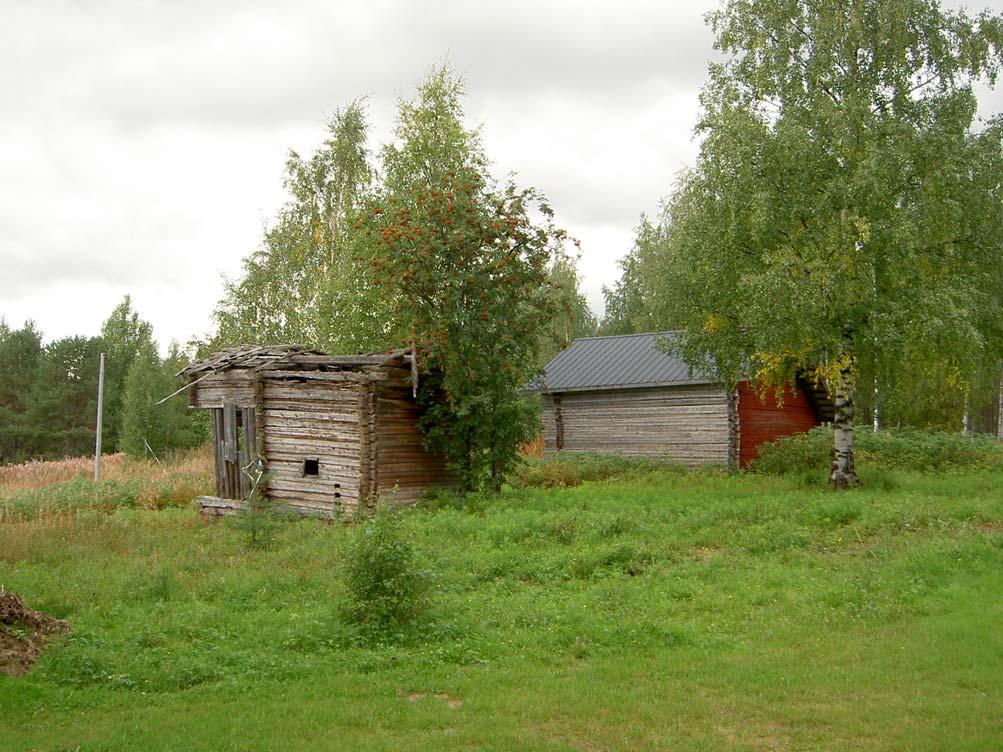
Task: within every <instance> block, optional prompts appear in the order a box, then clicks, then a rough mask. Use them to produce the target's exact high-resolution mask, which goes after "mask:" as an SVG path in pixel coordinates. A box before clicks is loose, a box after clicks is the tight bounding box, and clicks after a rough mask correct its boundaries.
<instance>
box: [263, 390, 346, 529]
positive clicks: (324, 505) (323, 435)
mask: <svg viewBox="0 0 1003 752" xmlns="http://www.w3.org/2000/svg"><path fill="white" fill-rule="evenodd" d="M363 393H364V386H363V385H360V384H355V383H350V382H331V381H317V380H308V379H306V380H294V379H269V378H266V379H264V383H263V398H264V411H263V412H264V421H263V424H264V441H263V442H262V443H263V448H264V454H265V459H266V462H267V466H268V497H269V498H270V499H272V500H274V501H275V502H277V503H280V504H285V505H288V506H291V507H294V508H296V509H298V510H299V511H302V512H305V513H308V514H322V515H330V516H334V515H336V514H339V513H342V512H343V513H345V514H353V513H354V512H355V511H356V510H357V509H358V506H359V501H360V496H361V497H363V498H364V496H365V494H364V490H365V489H364V488H363V486H362V484H361V475H362V469H363V468H362V462H361V459H362V457H361V454H360V445H361V436H362V433H361V431H360V419H359V416H360V413H359V405H360V397H361V396H362V394H363ZM305 460H317V464H318V474H317V475H305V474H304V461H305Z"/></svg>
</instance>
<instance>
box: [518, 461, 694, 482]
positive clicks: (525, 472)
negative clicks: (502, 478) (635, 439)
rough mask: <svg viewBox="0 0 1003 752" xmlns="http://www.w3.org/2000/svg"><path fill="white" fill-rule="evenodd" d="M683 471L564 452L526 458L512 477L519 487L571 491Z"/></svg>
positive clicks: (664, 464)
mask: <svg viewBox="0 0 1003 752" xmlns="http://www.w3.org/2000/svg"><path fill="white" fill-rule="evenodd" d="M683 469H684V468H682V467H681V466H679V465H674V464H671V463H670V462H669V461H667V460H664V459H658V458H648V457H624V456H623V455H619V454H586V453H580V452H561V453H558V454H555V455H550V456H547V457H529V458H526V460H525V461H524V462H523V463H522V464H521V465H520V466H519V467H518V468H517V470H516V471H515V473H514V474H513V477H512V479H511V483H512V485H513V486H515V487H517V488H519V487H524V488H569V487H571V486H577V485H580V484H581V483H583V482H585V481H606V480H614V479H625V478H635V477H638V476H639V475H644V474H646V473H652V472H658V471H662V472H664V471H670V472H681V471H682V470H683Z"/></svg>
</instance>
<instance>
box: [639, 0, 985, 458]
mask: <svg viewBox="0 0 1003 752" xmlns="http://www.w3.org/2000/svg"><path fill="white" fill-rule="evenodd" d="M710 19H711V24H712V26H713V28H714V31H715V32H716V35H717V42H716V44H717V47H718V48H719V49H720V50H721V51H722V52H723V54H724V56H725V59H724V61H723V62H722V63H720V64H714V65H712V66H711V75H710V80H709V81H708V83H707V85H706V86H705V88H704V90H703V93H702V98H701V101H702V105H703V114H702V117H701V120H700V124H699V128H698V133H699V134H700V136H701V137H702V143H701V149H700V156H699V159H698V162H697V165H696V167H695V169H694V170H692V171H691V172H690V173H688V174H687V175H685V176H684V177H683V178H682V180H681V181H680V183H679V186H678V189H677V190H676V192H675V194H674V195H673V197H672V199H671V201H670V202H669V204H668V207H667V212H668V213H667V218H668V224H667V233H668V235H667V241H666V243H667V249H666V252H665V253H664V255H663V259H664V261H663V263H661V264H660V265H659V276H658V282H657V285H658V286H659V287H660V288H661V290H662V292H661V294H659V296H658V299H659V300H660V301H664V303H665V306H666V315H667V317H668V318H669V319H670V320H672V321H673V322H678V324H679V325H680V326H681V327H683V328H685V330H686V335H687V336H686V341H685V346H684V347H683V348H682V353H683V355H684V356H685V357H686V358H687V360H688V362H690V363H691V364H694V365H696V364H704V363H706V358H707V356H708V353H710V354H711V356H712V358H713V361H714V363H715V364H716V366H717V368H718V370H719V372H720V373H721V375H722V376H723V377H724V378H726V379H727V380H739V379H741V378H746V377H748V376H749V375H750V372H751V375H753V376H754V377H755V378H756V379H757V380H758V381H760V382H762V383H766V384H781V383H785V382H787V383H789V382H792V381H793V380H794V378H795V377H796V376H797V375H798V374H799V373H802V372H804V371H812V372H815V373H816V375H817V376H819V377H824V378H827V379H829V380H830V382H832V383H833V384H834V385H835V387H836V389H834V391H839V392H843V393H844V394H845V397H846V399H845V400H841V401H842V402H844V403H845V405H846V407H845V409H842V410H840V411H839V413H838V415H837V420H836V423H837V424H838V425H839V426H840V428H841V429H842V428H846V429H848V428H849V425H850V422H851V419H852V405H853V403H852V392H853V390H854V388H855V387H856V386H857V383H858V378H859V373H860V369H861V368H862V367H864V368H866V367H872V368H873V370H875V371H876V372H877V374H878V376H879V382H882V383H883V382H885V381H889V380H890V379H889V378H888V374H891V373H893V372H894V371H895V370H896V369H898V368H900V367H905V370H906V371H907V372H911V373H912V374H915V373H916V372H917V370H918V369H921V368H924V369H928V370H930V371H933V372H942V373H945V374H948V375H949V376H950V378H952V379H953V380H954V381H956V382H958V383H961V384H963V385H964V384H969V383H971V381H972V378H973V374H975V373H976V372H978V371H979V370H980V369H985V368H986V367H987V365H988V364H993V365H992V366H990V367H991V368H993V370H995V363H996V362H997V361H998V359H999V357H1000V355H1001V354H1003V337H1001V324H1000V322H1001V321H1003V316H1001V313H1003V310H1001V308H1000V306H1001V305H1003V294H1001V292H1003V285H1001V279H1003V276H1001V274H1000V271H999V270H1000V269H1001V268H1003V241H1001V238H1003V232H1001V228H1003V202H1001V201H1000V194H999V190H1000V187H999V179H998V176H999V174H1001V172H1003V138H1001V137H1003V121H1001V120H998V119H997V120H992V121H990V122H988V123H985V124H984V125H983V127H982V128H981V130H976V128H975V122H974V116H975V111H976V106H977V102H976V99H975V95H974V93H973V87H974V86H975V85H976V83H977V82H980V81H985V82H988V83H990V84H992V83H993V82H994V81H995V78H996V74H997V72H998V69H999V64H1000V61H1001V56H1003V22H1001V19H1000V17H999V16H996V15H991V14H989V13H984V14H981V15H979V16H977V17H974V18H972V17H969V16H967V15H965V14H964V13H960V12H958V13H955V12H949V11H944V10H942V9H941V8H940V5H939V3H938V2H936V1H935V0H921V1H917V0H891V1H889V0H881V1H880V2H879V1H877V0H865V1H863V2H858V1H856V0H853V1H851V0H840V2H834V3H823V4H820V3H808V2H794V3H790V2H781V1H780V0H753V1H752V2H745V1H744V0H734V1H729V2H727V3H725V4H724V6H723V7H722V9H721V10H719V11H717V12H715V13H713V14H711V16H710ZM868 364H870V366H869V365H868ZM906 378H908V376H907V377H906ZM866 386H867V388H870V387H871V386H872V385H871V384H867V385H866ZM837 435H838V436H840V437H843V438H849V437H848V436H846V434H844V433H841V432H837ZM844 458H845V457H844ZM843 469H844V470H845V469H846V468H845V467H844V468H843Z"/></svg>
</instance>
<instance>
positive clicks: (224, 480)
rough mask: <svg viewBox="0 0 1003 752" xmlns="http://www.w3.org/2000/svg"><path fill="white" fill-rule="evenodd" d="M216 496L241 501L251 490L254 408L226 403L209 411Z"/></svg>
mask: <svg viewBox="0 0 1003 752" xmlns="http://www.w3.org/2000/svg"><path fill="white" fill-rule="evenodd" d="M212 439H213V446H214V447H215V461H216V496H217V497H219V498H221V499H236V500H238V501H244V500H246V499H247V497H248V496H250V495H251V490H252V489H253V487H254V478H255V470H254V468H253V467H252V465H253V464H254V460H256V459H257V457H258V438H257V428H256V426H255V415H254V408H253V407H238V406H237V405H236V404H234V403H232V402H227V403H225V404H224V405H223V407H216V408H213V410H212Z"/></svg>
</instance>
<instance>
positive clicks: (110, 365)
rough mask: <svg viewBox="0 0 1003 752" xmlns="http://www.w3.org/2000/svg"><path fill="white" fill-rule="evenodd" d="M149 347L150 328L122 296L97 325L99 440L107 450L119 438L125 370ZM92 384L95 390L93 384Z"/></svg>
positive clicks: (118, 443)
mask: <svg viewBox="0 0 1003 752" xmlns="http://www.w3.org/2000/svg"><path fill="white" fill-rule="evenodd" d="M152 347H155V345H154V342H153V327H151V326H150V324H149V323H147V322H146V321H143V320H142V319H140V318H139V314H138V313H137V312H136V311H134V310H133V309H132V299H131V298H130V297H129V296H128V295H126V296H125V298H123V300H122V302H121V303H119V304H118V305H117V306H115V308H114V309H113V310H112V312H111V315H109V316H108V318H107V320H106V321H105V322H104V324H102V325H101V349H102V350H103V352H104V353H105V373H104V404H103V424H104V426H103V427H104V432H103V441H104V446H105V447H107V448H108V449H116V448H118V447H119V445H120V443H121V441H122V421H123V418H124V415H123V412H124V407H125V405H124V402H125V391H126V384H125V382H126V378H127V376H128V374H129V369H130V368H131V367H132V364H133V362H134V361H135V360H136V358H138V357H139V355H140V352H143V351H145V350H147V349H149V348H152ZM94 386H95V389H96V387H97V385H96V383H95V385H94ZM167 394H170V392H167Z"/></svg>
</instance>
